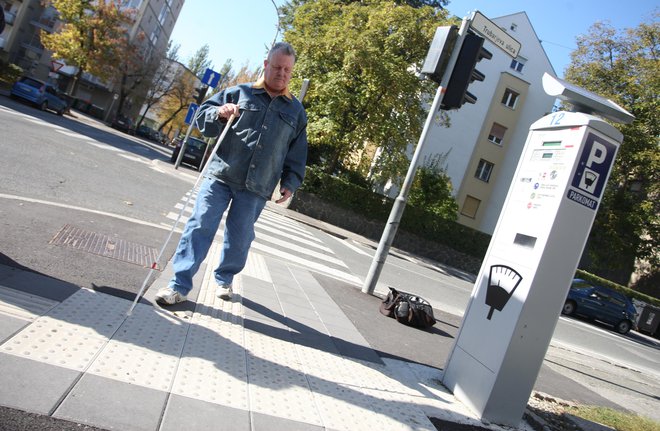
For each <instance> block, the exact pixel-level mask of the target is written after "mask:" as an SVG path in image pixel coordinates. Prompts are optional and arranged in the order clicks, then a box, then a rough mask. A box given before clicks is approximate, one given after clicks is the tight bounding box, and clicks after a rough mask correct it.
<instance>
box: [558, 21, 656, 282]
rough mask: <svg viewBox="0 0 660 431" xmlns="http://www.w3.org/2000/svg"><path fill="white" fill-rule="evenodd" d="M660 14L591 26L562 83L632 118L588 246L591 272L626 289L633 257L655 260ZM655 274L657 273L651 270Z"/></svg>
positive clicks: (624, 128)
mask: <svg viewBox="0 0 660 431" xmlns="http://www.w3.org/2000/svg"><path fill="white" fill-rule="evenodd" d="M658 16H659V13H658V10H656V11H655V12H654V13H653V14H652V16H651V19H650V20H649V21H648V22H646V23H642V24H640V25H639V26H638V27H637V28H631V29H626V30H624V31H617V30H615V29H614V28H612V27H611V26H610V25H608V24H605V23H596V24H594V25H593V26H592V27H591V28H590V30H589V33H588V34H586V35H584V36H580V37H579V38H578V40H577V45H578V48H577V49H576V50H575V51H574V52H573V53H572V54H571V58H572V63H571V64H570V66H569V67H568V68H567V70H566V73H565V76H566V79H567V80H569V81H571V82H574V83H575V84H577V85H579V86H581V87H584V88H587V89H589V90H591V91H593V92H595V93H597V94H600V95H603V96H605V97H607V98H610V99H612V100H614V101H616V102H617V103H619V104H620V105H621V106H623V107H624V108H626V109H627V110H628V111H630V112H631V113H632V114H633V115H635V117H636V119H635V121H634V122H633V123H631V124H629V125H616V127H617V128H619V130H621V132H622V133H623V135H624V138H623V144H622V146H621V148H620V150H619V154H618V156H617V160H616V163H615V166H614V169H613V171H612V174H611V177H610V180H609V185H608V187H607V189H606V192H605V196H604V198H603V201H602V202H601V206H600V209H599V212H598V215H597V216H596V221H595V223H594V226H593V229H592V232H591V235H590V237H589V242H588V248H587V250H588V258H589V260H590V263H589V265H590V266H589V268H587V269H588V270H590V271H591V272H594V273H596V274H598V275H601V276H603V277H606V278H610V279H612V280H615V281H618V282H620V283H621V284H627V283H628V279H627V275H629V274H630V272H631V271H632V269H633V265H634V261H635V259H636V258H637V259H641V260H645V261H647V262H648V263H649V264H650V265H649V266H650V267H651V268H657V267H658V263H660V259H659V255H658V250H659V249H660V248H659V247H658V245H659V244H658V241H659V235H658V229H659V221H660V220H659V215H660V190H659V187H660V150H659V148H658V146H659V144H660V141H659V136H660V125H659V124H658V112H659V111H658V107H659V104H660V99H659V97H660V96H659V95H660V58H659V53H660V45H659V43H660V24H659V23H658ZM655 271H657V269H655Z"/></svg>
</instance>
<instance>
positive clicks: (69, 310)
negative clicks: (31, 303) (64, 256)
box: [0, 289, 128, 370]
mask: <svg viewBox="0 0 660 431" xmlns="http://www.w3.org/2000/svg"><path fill="white" fill-rule="evenodd" d="M127 304H128V302H127V301H126V300H123V299H120V298H115V297H111V296H109V295H105V294H102V293H97V292H94V291H91V290H87V289H81V290H79V291H78V292H76V293H74V294H73V295H71V296H70V297H69V298H67V299H66V300H65V301H63V302H62V303H61V304H59V305H58V306H56V307H55V308H53V309H52V310H51V311H50V312H49V313H48V314H47V315H46V316H42V317H40V318H38V319H37V320H35V321H34V322H33V323H31V324H30V325H28V326H27V327H25V328H24V329H23V330H21V331H20V332H19V333H17V334H16V335H14V336H13V337H12V338H10V339H9V340H7V341H6V342H5V343H4V344H3V345H2V346H1V347H0V350H2V351H3V352H6V353H11V354H14V355H18V356H23V357H27V358H31V359H35V360H39V361H42V362H46V363H50V364H53V365H58V366H61V367H65V368H71V369H74V370H84V369H86V368H87V367H88V365H89V364H90V363H91V361H92V360H93V359H94V357H95V356H96V355H97V354H98V352H99V351H100V350H101V348H102V347H103V346H104V345H105V344H106V343H107V342H108V339H109V338H110V336H111V335H112V334H113V333H114V332H115V331H116V330H117V328H118V327H119V325H120V324H121V322H122V321H123V320H124V319H125V314H124V312H125V311H126V307H127V306H128V305H127Z"/></svg>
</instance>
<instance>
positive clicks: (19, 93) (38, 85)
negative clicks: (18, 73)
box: [10, 76, 68, 115]
mask: <svg viewBox="0 0 660 431" xmlns="http://www.w3.org/2000/svg"><path fill="white" fill-rule="evenodd" d="M10 96H11V98H12V99H23V100H26V101H28V102H31V103H34V104H35V105H36V106H38V107H39V108H40V109H41V110H42V111H45V110H47V109H51V110H53V111H55V112H56V113H57V115H63V114H64V112H65V111H66V109H67V106H68V105H67V101H66V97H65V96H64V95H63V94H62V93H61V92H60V91H59V90H58V89H57V88H56V87H55V86H54V85H53V84H50V83H47V82H43V81H40V80H38V79H35V78H30V77H28V76H23V77H21V78H20V79H19V80H18V81H16V82H15V83H14V85H12V87H11V92H10Z"/></svg>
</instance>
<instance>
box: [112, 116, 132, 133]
mask: <svg viewBox="0 0 660 431" xmlns="http://www.w3.org/2000/svg"><path fill="white" fill-rule="evenodd" d="M111 126H112V128H113V129H117V130H119V131H120V132H124V133H128V134H129V135H134V134H135V129H134V127H133V121H132V120H131V119H130V118H128V117H126V116H125V115H122V114H118V115H117V116H116V117H115V119H114V120H112V124H111Z"/></svg>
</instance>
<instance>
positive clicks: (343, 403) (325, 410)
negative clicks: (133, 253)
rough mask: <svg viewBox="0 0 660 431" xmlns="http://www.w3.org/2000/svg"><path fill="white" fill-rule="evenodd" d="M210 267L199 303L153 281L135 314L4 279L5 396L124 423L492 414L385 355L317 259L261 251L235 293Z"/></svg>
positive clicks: (429, 371) (392, 420)
mask: <svg viewBox="0 0 660 431" xmlns="http://www.w3.org/2000/svg"><path fill="white" fill-rule="evenodd" d="M218 253H219V243H214V245H213V248H212V250H211V253H210V254H209V257H208V259H207V261H210V262H215V261H217V259H218ZM204 268H205V269H204V270H203V271H200V274H199V276H198V280H196V286H198V287H197V288H196V289H195V290H194V291H193V292H192V293H191V296H190V297H189V301H188V302H186V303H182V304H178V305H177V306H176V307H174V308H173V310H168V311H164V310H163V309H161V308H159V307H157V306H153V305H152V304H151V303H150V302H151V299H152V297H153V293H154V292H155V290H156V289H155V288H152V289H151V290H150V291H148V292H147V295H146V298H145V300H143V301H141V303H139V304H138V305H137V307H136V308H135V310H134V312H133V314H132V315H131V316H130V317H129V316H127V314H126V313H127V311H128V309H129V307H130V304H131V301H130V300H128V299H122V298H119V297H116V296H111V295H107V294H103V293H98V292H95V291H92V290H87V289H78V290H75V291H70V290H69V291H67V292H62V291H59V290H58V289H53V288H52V287H49V286H43V287H44V289H41V288H40V287H39V286H32V288H31V289H27V290H17V289H10V288H6V287H2V288H0V298H1V299H2V301H1V303H2V304H3V305H2V308H0V321H1V322H2V325H1V328H2V332H1V333H0V339H1V340H2V344H0V386H1V387H2V388H4V389H3V390H2V391H1V392H0V405H3V406H6V407H11V408H15V409H19V410H22V411H27V412H31V413H38V414H41V415H48V416H50V417H53V418H59V419H64V420H67V421H72V422H75V423H81V424H87V425H91V426H94V427H98V428H101V429H118V430H150V431H153V430H179V429H192V430H204V429H209V430H211V429H212V430H280V429H281V430H322V429H326V430H337V431H339V430H356V429H364V430H367V429H378V430H412V429H415V430H435V429H436V427H435V426H434V425H433V424H432V422H431V420H430V419H429V417H435V418H440V419H441V420H445V421H448V422H452V423H468V424H472V425H474V426H482V425H483V424H481V422H480V421H478V420H477V419H476V418H475V417H474V416H473V415H472V414H471V413H470V412H469V411H468V410H467V408H466V407H465V406H463V405H462V404H461V403H460V402H458V401H457V400H456V399H455V398H454V397H453V396H452V395H451V394H450V393H448V392H447V391H446V390H445V389H444V388H443V387H442V386H441V385H440V384H439V383H438V382H439V379H440V378H441V374H440V371H439V370H437V369H435V368H431V367H426V366H423V365H418V364H412V363H408V362H402V361H398V360H395V359H383V358H381V357H379V355H378V354H377V353H376V352H374V350H373V349H372V348H371V347H370V346H369V344H368V343H367V342H366V340H365V339H364V338H363V337H362V335H360V332H359V331H358V330H357V328H356V327H355V326H354V325H353V323H352V322H351V321H350V320H349V319H348V317H347V316H346V315H345V314H344V313H343V312H342V310H341V309H340V308H339V306H338V305H337V304H336V303H335V302H334V301H333V300H332V298H331V297H330V296H329V295H328V294H327V293H326V292H325V290H324V289H323V287H322V286H320V285H319V283H318V282H317V281H316V279H315V278H314V277H313V275H312V274H311V273H310V272H309V271H308V270H306V269H304V268H301V267H297V266H292V265H287V264H283V262H282V261H280V260H278V259H275V258H269V257H265V256H263V255H260V254H257V253H251V255H250V258H249V262H248V265H247V267H246V269H245V270H244V272H243V273H242V274H241V275H240V276H239V277H237V280H236V283H235V289H236V294H235V295H234V299H233V300H232V301H230V302H225V301H222V300H220V299H218V298H216V297H215V295H214V288H215V286H214V282H213V280H212V276H211V269H210V268H211V266H209V265H206V266H205V267H204ZM7 270H9V269H7ZM170 275H171V273H168V270H167V269H166V270H165V271H164V273H163V274H162V275H161V282H162V280H167V279H168V278H169V277H170ZM21 276H22V277H25V278H26V280H25V283H28V284H29V283H36V284H38V283H39V279H38V278H35V277H34V276H33V275H31V274H30V273H24V274H20V273H17V274H16V277H21ZM158 283H159V281H156V283H155V284H156V285H158ZM7 388H11V390H7ZM489 428H490V429H500V428H499V427H495V426H493V427H489ZM525 428H527V427H525V426H523V429H525ZM34 429H37V428H34Z"/></svg>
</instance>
